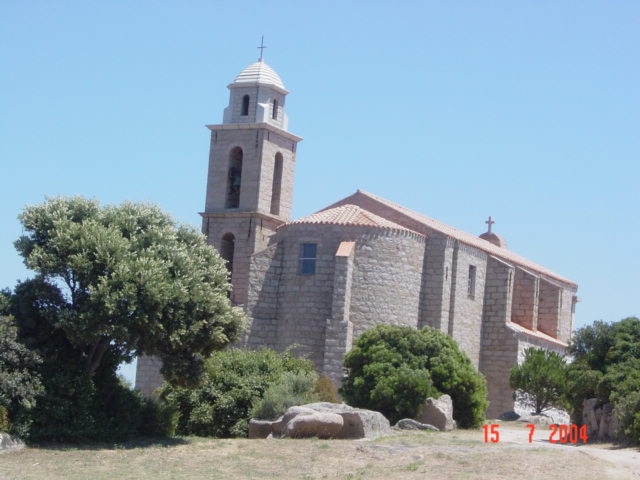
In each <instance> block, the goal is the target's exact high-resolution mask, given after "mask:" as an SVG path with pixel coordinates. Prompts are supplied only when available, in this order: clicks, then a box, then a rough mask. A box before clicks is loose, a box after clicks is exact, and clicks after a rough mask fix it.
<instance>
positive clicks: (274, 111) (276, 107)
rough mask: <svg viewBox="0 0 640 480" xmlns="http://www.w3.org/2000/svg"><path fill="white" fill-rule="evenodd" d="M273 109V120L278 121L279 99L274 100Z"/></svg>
mask: <svg viewBox="0 0 640 480" xmlns="http://www.w3.org/2000/svg"><path fill="white" fill-rule="evenodd" d="M272 106H273V109H272V111H271V118H272V119H273V120H277V119H278V100H277V99H275V98H274V99H273V104H272Z"/></svg>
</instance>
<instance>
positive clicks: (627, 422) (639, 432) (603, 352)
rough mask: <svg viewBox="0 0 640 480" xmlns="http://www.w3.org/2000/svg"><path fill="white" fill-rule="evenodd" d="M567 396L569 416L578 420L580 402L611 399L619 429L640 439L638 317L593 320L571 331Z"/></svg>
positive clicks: (639, 334) (639, 339) (639, 343)
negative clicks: (570, 406) (569, 406)
mask: <svg viewBox="0 0 640 480" xmlns="http://www.w3.org/2000/svg"><path fill="white" fill-rule="evenodd" d="M569 351H570V353H571V354H572V355H573V356H574V358H575V360H574V362H573V363H572V364H571V365H569V368H568V374H567V379H568V382H567V383H568V393H567V398H568V400H569V402H570V403H571V405H572V419H573V421H575V422H576V423H578V422H581V421H582V401H583V400H584V399H585V398H597V399H598V400H599V401H600V403H607V402H611V404H612V406H613V412H614V415H615V416H616V417H618V420H619V421H620V432H619V433H622V434H624V435H626V436H628V437H629V439H631V440H633V441H635V442H640V398H639V397H640V395H638V392H640V319H638V318H636V317H629V318H625V319H623V320H620V321H619V322H614V323H605V322H602V321H597V322H594V323H593V324H592V325H588V326H586V327H583V328H581V329H579V330H578V331H576V332H575V334H574V336H573V339H572V341H571V344H570V346H569Z"/></svg>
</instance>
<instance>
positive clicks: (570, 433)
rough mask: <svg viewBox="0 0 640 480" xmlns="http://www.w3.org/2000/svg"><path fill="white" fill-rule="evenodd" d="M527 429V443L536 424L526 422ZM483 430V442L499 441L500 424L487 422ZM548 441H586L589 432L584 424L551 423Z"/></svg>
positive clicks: (531, 440) (530, 441) (531, 439)
mask: <svg viewBox="0 0 640 480" xmlns="http://www.w3.org/2000/svg"><path fill="white" fill-rule="evenodd" d="M527 429H528V430H529V432H528V433H529V443H532V442H533V434H534V432H535V431H536V426H535V425H534V424H533V423H527ZM482 430H483V431H484V443H500V424H498V423H488V424H485V425H483V426H482ZM548 440H549V443H579V442H582V443H587V441H588V440H589V434H588V431H587V426H586V425H582V426H579V425H576V424H574V423H571V424H569V425H566V424H551V425H549V438H548Z"/></svg>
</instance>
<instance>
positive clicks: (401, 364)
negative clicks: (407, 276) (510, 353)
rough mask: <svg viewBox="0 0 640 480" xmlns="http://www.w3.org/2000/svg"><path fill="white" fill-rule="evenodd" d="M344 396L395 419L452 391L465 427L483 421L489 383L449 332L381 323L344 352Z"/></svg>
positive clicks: (461, 423)
mask: <svg viewBox="0 0 640 480" xmlns="http://www.w3.org/2000/svg"><path fill="white" fill-rule="evenodd" d="M344 366H345V368H347V370H348V372H349V373H348V375H347V377H346V378H345V379H344V381H343V383H342V388H341V389H340V393H341V395H342V396H343V397H344V398H345V400H346V401H347V402H348V403H349V404H351V405H354V406H357V407H363V408H369V409H373V410H377V411H379V412H381V413H382V414H384V415H385V416H386V417H388V418H389V419H390V420H391V421H392V422H395V421H397V420H399V419H401V418H404V417H413V416H415V415H416V414H417V413H418V411H419V408H420V406H421V405H422V404H423V403H424V401H425V399H426V398H427V397H428V396H432V397H438V396H440V395H441V394H448V395H450V396H451V398H452V400H453V408H454V418H455V419H456V420H457V422H458V424H459V425H460V426H461V427H463V428H469V427H475V426H478V425H480V424H481V423H482V421H483V420H484V413H485V411H486V408H487V405H488V403H487V387H486V382H485V380H484V377H483V376H482V375H481V374H479V373H478V372H477V371H476V370H475V368H474V367H473V365H472V364H471V361H470V360H469V358H468V357H467V356H466V355H465V354H464V352H462V351H461V350H460V348H459V347H458V345H457V344H456V342H455V341H454V340H453V339H452V338H451V337H449V336H448V335H446V334H444V333H443V332H440V331H439V330H435V329H432V328H429V327H425V328H422V329H420V330H416V329H414V328H411V327H404V326H396V325H381V326H378V327H375V328H373V329H371V330H368V331H366V332H364V333H363V334H362V335H361V336H360V337H359V338H358V340H357V341H356V342H355V344H354V347H353V349H352V350H351V351H350V352H349V353H348V354H347V355H346V356H345V360H344Z"/></svg>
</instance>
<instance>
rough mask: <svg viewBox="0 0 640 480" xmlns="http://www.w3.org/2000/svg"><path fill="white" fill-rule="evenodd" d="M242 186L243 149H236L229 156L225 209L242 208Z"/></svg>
mask: <svg viewBox="0 0 640 480" xmlns="http://www.w3.org/2000/svg"><path fill="white" fill-rule="evenodd" d="M241 186H242V149H241V148H240V147H235V148H234V149H233V150H231V153H230V154H229V169H228V171H227V198H226V202H225V208H238V207H239V206H240V187H241Z"/></svg>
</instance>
